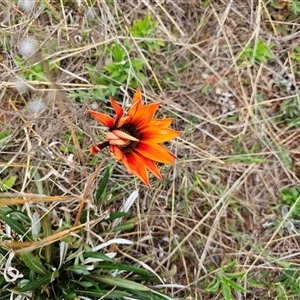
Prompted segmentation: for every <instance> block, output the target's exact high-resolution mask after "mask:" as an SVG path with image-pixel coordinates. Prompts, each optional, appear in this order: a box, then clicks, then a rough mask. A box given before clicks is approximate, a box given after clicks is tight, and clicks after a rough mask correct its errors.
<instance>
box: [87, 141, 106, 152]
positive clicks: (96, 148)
mask: <svg viewBox="0 0 300 300" xmlns="http://www.w3.org/2000/svg"><path fill="white" fill-rule="evenodd" d="M108 145H109V144H108V142H104V143H99V144H97V145H93V146H92V147H91V149H90V152H91V154H97V153H99V152H100V151H101V150H102V149H104V148H105V147H107V146H108Z"/></svg>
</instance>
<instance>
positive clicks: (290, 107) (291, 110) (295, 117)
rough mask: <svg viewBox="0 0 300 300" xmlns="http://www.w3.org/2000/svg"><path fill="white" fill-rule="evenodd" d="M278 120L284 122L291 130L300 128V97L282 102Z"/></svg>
mask: <svg viewBox="0 0 300 300" xmlns="http://www.w3.org/2000/svg"><path fill="white" fill-rule="evenodd" d="M277 119H278V120H284V121H285V122H286V123H287V124H288V125H289V126H290V127H291V128H292V127H299V125H300V109H299V99H298V97H292V98H289V99H286V100H284V101H283V102H282V104H281V106H280V110H279V112H278V115H277Z"/></svg>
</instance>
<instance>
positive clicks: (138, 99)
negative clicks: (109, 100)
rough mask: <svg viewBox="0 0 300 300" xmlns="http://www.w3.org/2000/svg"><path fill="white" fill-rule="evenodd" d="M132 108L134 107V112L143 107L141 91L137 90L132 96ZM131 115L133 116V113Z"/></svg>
mask: <svg viewBox="0 0 300 300" xmlns="http://www.w3.org/2000/svg"><path fill="white" fill-rule="evenodd" d="M132 106H133V107H134V110H136V111H138V110H139V109H141V107H142V106H143V99H142V93H141V89H140V88H137V90H136V92H135V93H134V95H133V99H132ZM132 112H133V114H135V111H132Z"/></svg>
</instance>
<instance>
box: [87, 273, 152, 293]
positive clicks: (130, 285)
mask: <svg viewBox="0 0 300 300" xmlns="http://www.w3.org/2000/svg"><path fill="white" fill-rule="evenodd" d="M91 277H92V278H93V279H96V280H98V281H101V282H103V283H106V284H108V285H111V286H117V287H122V288H124V289H128V290H137V291H144V292H147V291H150V289H149V288H148V287H146V286H144V285H142V284H140V283H137V282H134V281H132V280H128V279H124V278H120V277H111V276H105V275H101V276H91Z"/></svg>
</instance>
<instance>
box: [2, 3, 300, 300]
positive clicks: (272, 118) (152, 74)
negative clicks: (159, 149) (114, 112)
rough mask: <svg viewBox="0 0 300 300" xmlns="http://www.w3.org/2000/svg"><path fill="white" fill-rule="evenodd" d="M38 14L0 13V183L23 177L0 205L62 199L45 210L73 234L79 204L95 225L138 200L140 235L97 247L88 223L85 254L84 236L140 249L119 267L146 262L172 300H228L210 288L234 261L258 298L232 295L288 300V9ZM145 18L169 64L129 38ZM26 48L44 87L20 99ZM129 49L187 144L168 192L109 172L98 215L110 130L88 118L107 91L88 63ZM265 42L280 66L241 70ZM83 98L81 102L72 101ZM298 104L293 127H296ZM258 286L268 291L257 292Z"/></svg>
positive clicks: (123, 252)
mask: <svg viewBox="0 0 300 300" xmlns="http://www.w3.org/2000/svg"><path fill="white" fill-rule="evenodd" d="M42 2H43V3H41V4H40V6H37V7H36V8H35V9H34V11H33V12H32V13H26V12H24V11H22V10H20V9H19V8H17V7H16V6H15V5H14V4H13V3H12V2H7V1H0V20H2V21H1V29H0V30H1V31H0V47H1V48H0V51H1V52H0V54H1V62H0V66H1V69H2V72H1V75H0V79H1V96H0V97H1V98H0V99H1V101H0V108H1V111H0V121H1V123H0V128H1V132H6V131H8V132H9V134H8V136H7V137H6V140H5V141H7V140H8V142H5V143H4V142H3V144H0V147H2V148H0V151H1V161H0V167H1V169H0V174H1V177H0V178H1V179H2V181H4V180H5V179H7V178H10V177H11V176H12V175H14V176H17V182H16V183H15V185H14V186H13V189H12V190H11V191H9V192H6V193H2V194H1V195H0V197H1V199H2V198H3V204H7V202H4V200H5V199H6V200H7V199H8V198H11V199H15V201H17V199H24V200H32V198H30V197H32V194H34V197H37V195H43V194H45V195H48V196H51V197H53V199H51V197H50V198H49V199H48V201H49V202H48V205H47V206H44V207H47V209H48V211H49V216H50V217H53V215H52V214H51V213H50V212H52V211H55V215H56V216H60V215H63V214H65V213H66V212H67V213H68V214H69V217H70V220H71V223H72V222H74V220H75V217H76V211H77V210H78V207H79V204H80V201H82V200H85V201H87V202H88V203H90V205H89V207H88V211H89V214H90V216H91V218H102V217H103V214H107V213H111V212H116V211H120V210H121V207H122V205H123V204H124V202H125V201H126V199H127V198H128V197H129V195H130V194H131V193H132V192H133V191H134V190H136V189H138V191H139V193H138V196H137V198H136V200H135V202H134V203H133V204H132V206H131V207H130V209H129V212H130V217H129V219H130V218H135V227H134V229H132V230H130V231H127V232H126V231H125V232H121V233H114V235H113V236H112V235H105V234H103V235H101V233H99V232H98V231H97V230H104V229H105V228H104V229H103V228H98V227H93V225H91V224H88V225H86V226H87V227H86V228H85V231H83V233H85V234H86V236H84V237H83V238H82V241H84V242H87V241H89V238H90V237H89V234H91V233H89V230H91V231H92V232H94V233H92V234H97V235H99V236H101V239H102V240H103V241H106V240H109V239H112V238H113V237H114V238H117V237H122V238H126V239H129V240H131V241H133V242H134V244H133V245H132V246H129V247H123V248H121V247H120V248H119V247H117V246H115V248H114V250H115V251H117V252H118V259H119V260H120V261H122V260H128V261H129V262H135V261H141V262H144V263H146V264H147V265H148V266H149V267H151V268H152V269H153V270H154V271H155V272H156V273H157V274H158V275H159V276H160V277H163V278H166V283H168V284H170V285H169V287H165V291H166V293H168V294H169V295H171V297H172V298H173V299H223V298H224V297H223V296H222V294H221V291H220V290H218V291H217V292H211V293H209V292H207V291H206V288H207V286H208V285H209V283H211V282H212V281H213V279H214V278H215V277H216V276H217V274H218V272H219V271H220V270H221V268H222V267H223V266H226V265H228V264H229V263H230V262H232V261H235V262H236V265H235V267H234V269H233V271H232V272H237V271H241V272H242V271H243V272H245V274H244V276H243V277H241V278H240V279H239V281H238V282H239V284H241V285H242V286H244V287H245V288H246V289H247V290H248V291H249V292H248V293H247V294H246V293H243V292H238V291H234V292H233V295H234V299H262V297H263V295H265V297H266V299H267V297H269V298H268V299H275V297H278V298H276V299H291V298H279V297H281V296H280V295H279V296H278V291H277V290H276V287H275V286H276V285H274V282H275V280H276V278H278V276H279V275H280V274H281V273H282V271H283V269H284V268H285V267H286V266H287V265H288V264H292V265H293V266H294V267H295V268H297V267H299V262H298V258H297V257H298V256H299V252H300V246H299V233H298V230H299V222H298V221H297V220H293V219H290V217H289V209H288V208H287V207H285V206H283V205H282V202H281V201H280V198H279V195H280V190H281V189H282V188H283V187H288V188H291V187H299V185H300V167H299V161H298V160H297V159H298V158H299V154H300V150H299V140H300V132H299V127H293V126H289V125H290V124H289V122H287V121H286V120H285V119H284V117H282V116H281V117H280V116H279V115H280V114H281V115H282V114H283V113H282V112H283V108H282V107H283V102H284V100H286V99H292V97H293V96H297V97H298V90H297V88H296V87H297V83H299V78H300V74H299V65H298V66H297V62H296V60H295V59H293V58H292V57H293V56H292V55H291V54H292V53H295V47H296V46H298V45H299V43H300V35H299V18H297V16H296V15H293V14H292V13H291V10H290V9H291V8H290V7H289V6H288V5H284V3H283V2H282V3H281V5H282V6H281V9H280V6H278V7H279V8H278V7H277V8H276V7H275V6H272V5H271V4H270V3H269V4H266V3H264V2H262V1H260V0H259V1H211V3H208V2H210V1H207V3H206V2H205V3H202V4H199V2H200V1H196V0H189V1H180V0H178V1H140V0H137V1H134V2H130V1H124V2H123V1H120V2H118V1H92V2H93V7H94V9H95V12H96V15H95V16H94V19H88V17H87V15H86V13H87V11H88V8H87V5H86V4H84V5H82V6H81V7H78V6H77V5H76V4H74V3H73V2H72V1H61V2H59V1H54V2H51V3H48V2H46V1H42ZM129 2H130V3H129ZM201 2H203V1H201ZM248 2H249V3H248ZM278 2H281V1H278ZM255 4H256V5H255ZM253 5H255V7H253ZM278 5H279V4H278ZM147 13H149V14H150V15H151V18H152V19H153V20H158V22H159V24H158V27H157V30H156V31H155V38H159V39H161V40H163V41H164V43H165V48H164V50H163V51H161V52H156V53H151V51H149V50H148V51H146V50H141V49H140V48H139V46H138V44H137V42H138V40H135V39H134V38H132V36H130V34H129V32H128V28H129V27H130V25H131V24H132V22H133V21H134V20H137V19H139V18H142V17H144V16H145V15H146V14H147ZM23 37H31V38H34V39H35V40H36V42H37V44H38V50H37V52H36V54H35V55H34V56H33V57H31V58H28V59H26V60H25V62H24V64H25V66H24V67H25V68H26V69H27V70H30V69H31V68H32V66H33V65H37V64H38V63H40V64H42V66H43V68H44V75H45V78H44V79H43V80H41V79H40V80H32V81H27V87H26V90H25V92H23V93H20V92H17V90H16V89H15V78H16V77H17V76H19V74H20V73H22V72H21V70H20V67H18V66H17V65H16V63H15V61H16V59H17V57H18V56H20V53H19V48H18V43H19V41H20V39H21V38H23ZM126 40H128V41H130V43H131V47H132V50H131V51H132V53H134V55H135V56H136V57H138V58H141V59H144V60H145V62H146V64H145V68H144V72H145V73H146V75H147V79H148V81H147V83H145V84H144V85H143V86H142V90H143V94H144V98H146V100H147V101H148V102H152V101H160V102H161V103H162V109H161V111H160V114H161V116H162V115H164V116H175V118H176V120H175V121H174V125H173V127H174V128H175V129H177V130H181V131H182V135H181V136H180V137H179V138H178V139H176V140H175V141H172V142H171V143H170V144H169V145H168V147H169V148H170V149H171V150H172V151H173V152H175V153H176V155H177V157H178V160H177V162H176V164H175V166H171V167H170V166H160V169H161V172H162V174H163V175H164V178H165V180H164V181H163V182H158V181H157V180H155V179H152V188H151V189H147V188H146V187H144V186H142V184H141V183H140V182H139V181H138V179H133V178H132V177H129V176H128V175H127V174H126V171H125V169H124V168H123V166H120V165H118V164H115V163H114V162H111V163H112V164H114V166H115V168H114V171H113V174H112V176H111V178H110V181H109V188H110V189H111V191H112V192H111V194H110V197H111V199H107V201H106V202H104V203H102V204H101V206H100V207H99V206H95V205H94V204H93V195H94V192H95V190H96V189H97V184H92V185H91V186H89V182H90V178H91V177H92V176H93V175H92V174H93V172H94V169H95V165H98V164H99V163H100V162H101V159H102V157H100V158H97V159H96V160H95V158H94V157H91V156H90V154H89V147H90V144H91V143H92V142H93V141H97V140H99V135H101V132H102V131H101V132H100V133H99V130H98V129H96V128H95V123H94V122H93V120H91V118H90V117H89V116H87V115H86V114H85V110H86V109H87V108H90V107H91V106H93V107H94V106H95V105H96V106H97V109H98V110H108V108H107V107H106V104H105V103H104V102H103V101H97V99H93V98H91V96H90V95H93V91H94V90H95V89H96V88H98V87H97V86H95V85H94V84H92V83H91V80H90V77H89V74H88V72H87V68H86V63H91V64H93V65H95V66H97V68H99V70H101V68H103V66H104V65H105V63H107V62H105V61H103V59H104V57H103V55H101V51H103V49H104V48H105V47H107V46H109V45H111V43H112V42H116V41H118V42H120V43H121V44H123V43H124V42H125V41H126ZM258 40H263V41H264V42H265V43H268V42H269V43H271V44H273V45H274V46H273V48H272V49H271V51H272V54H273V58H270V59H268V60H266V61H265V62H264V61H261V62H259V61H256V62H255V63H253V64H250V63H246V62H245V61H243V62H241V61H240V60H239V56H240V53H241V52H242V51H243V50H244V49H246V48H247V47H248V46H249V45H250V46H253V47H255V46H254V45H257V43H258ZM96 52H99V53H100V55H98V56H97V55H95V53H96ZM47 62H49V63H50V64H51V65H53V66H55V68H56V72H55V73H53V72H51V71H49V65H48V63H47ZM297 68H298V69H297ZM45 69H48V70H45ZM75 92H77V93H78V97H77V98H76V99H75V100H74V98H73V99H70V97H69V95H70V94H71V93H72V94H74V93H75ZM79 92H82V93H81V94H79ZM132 93H133V89H130V88H129V87H128V86H126V85H123V86H120V87H119V92H118V93H117V95H116V96H115V98H117V99H118V100H119V101H120V102H122V101H123V102H124V105H125V106H126V105H127V103H128V101H129V97H130V96H131V95H132ZM82 95H84V96H82ZM35 98H38V99H42V101H43V103H44V104H45V107H46V108H45V110H44V111H43V112H42V113H39V114H33V113H31V112H30V110H29V109H28V107H29V105H30V102H31V101H32V100H33V99H35ZM297 99H298V100H297V101H298V112H297V107H296V108H295V109H296V112H295V115H296V116H294V118H299V97H298V98H297ZM290 101H292V100H290ZM295 120H296V119H295ZM66 135H67V137H66ZM2 145H3V146H2ZM4 145H5V146H4ZM62 146H64V147H62ZM67 146H70V147H73V149H74V151H73V153H71V152H68V151H66V147H67ZM91 162H92V164H91ZM104 170H105V167H103V169H102V170H100V174H101V172H104ZM100 178H101V175H99V176H98V177H97V179H96V181H95V182H96V183H97V182H98V181H99V180H100ZM59 196H67V198H68V199H67V198H66V199H64V200H69V201H67V202H61V201H60V200H61V199H60V198H59ZM29 198H30V199H29ZM1 199H0V201H2V200H1ZM21 203H22V201H21ZM14 204H15V203H14ZM22 205H24V207H23V209H24V210H25V211H26V210H27V211H28V214H29V215H31V214H32V212H30V210H32V209H33V210H34V209H38V210H40V209H41V205H38V204H36V203H35V201H31V202H26V203H24V204H22ZM53 222H54V223H55V221H53ZM72 224H73V223H72ZM3 225H4V224H3ZM266 274H267V275H266ZM247 275H248V276H247ZM250 275H251V276H254V277H255V278H256V280H257V281H260V282H261V284H260V286H259V287H254V286H251V285H250V284H249V278H250V277H249V276H250ZM262 282H263V283H262ZM298 285H299V282H298ZM285 292H286V293H287V295H288V293H289V290H288V289H287V290H286V291H285ZM293 299H294V298H293ZM295 299H296V298H295Z"/></svg>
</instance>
